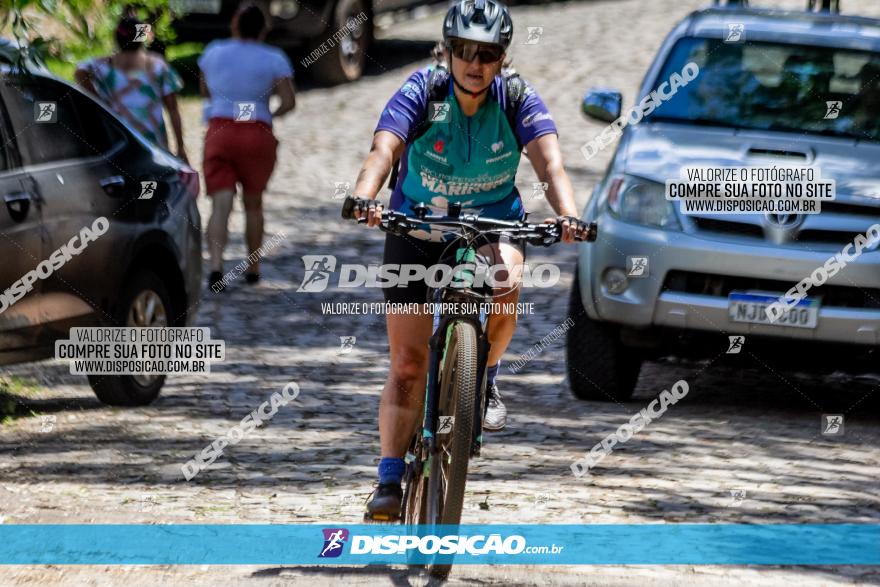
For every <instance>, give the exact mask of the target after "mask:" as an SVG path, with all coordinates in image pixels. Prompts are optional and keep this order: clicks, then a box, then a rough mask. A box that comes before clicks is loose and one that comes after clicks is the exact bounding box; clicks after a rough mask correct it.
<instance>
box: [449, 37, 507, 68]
mask: <svg viewBox="0 0 880 587" xmlns="http://www.w3.org/2000/svg"><path fill="white" fill-rule="evenodd" d="M450 48H451V50H452V55H453V56H454V57H455V58H456V59H461V60H462V61H466V62H468V63H471V62H473V60H474V59H477V58H479V59H480V63H482V64H488V63H495V62H497V61H499V60H500V59H501V57H503V56H504V49H502V48H501V47H499V46H497V45H481V44H479V43H471V42H467V41H453V42H452V43H450Z"/></svg>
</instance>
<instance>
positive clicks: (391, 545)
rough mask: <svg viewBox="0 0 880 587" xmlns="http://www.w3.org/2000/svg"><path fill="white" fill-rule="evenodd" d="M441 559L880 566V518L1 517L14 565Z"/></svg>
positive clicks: (2, 548)
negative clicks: (408, 520) (311, 521)
mask: <svg viewBox="0 0 880 587" xmlns="http://www.w3.org/2000/svg"><path fill="white" fill-rule="evenodd" d="M432 562H433V563H454V564H456V565H460V564H493V565H497V564H516V565H541V564H552V565H596V564H602V565H880V525H876V524H828V525H826V524H798V525H795V524H758V525H745V524H643V525H635V524H634V525H461V526H437V527H433V528H427V527H407V526H402V525H363V524H360V525H339V524H337V525H333V524H322V525H318V524H315V525H256V524H255V525H246V524H242V525H219V524H217V525H206V524H192V525H189V524H174V525H74V524H71V525H25V524H22V525H0V564H7V565H9V564H16V565H44V564H52V565H117V564H118V565H175V564H186V565H195V564H199V565H204V564H209V565H264V564H265V565H327V564H329V565H388V564H425V563H432Z"/></svg>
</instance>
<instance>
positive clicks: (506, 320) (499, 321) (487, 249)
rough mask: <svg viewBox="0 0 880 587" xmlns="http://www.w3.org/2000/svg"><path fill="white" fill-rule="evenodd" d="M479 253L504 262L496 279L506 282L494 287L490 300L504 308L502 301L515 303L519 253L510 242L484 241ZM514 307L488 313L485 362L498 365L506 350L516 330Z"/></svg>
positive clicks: (521, 260)
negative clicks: (502, 268) (487, 242)
mask: <svg viewBox="0 0 880 587" xmlns="http://www.w3.org/2000/svg"><path fill="white" fill-rule="evenodd" d="M480 253H482V254H484V255H486V257H487V258H489V259H491V262H492V263H503V264H504V265H505V266H506V270H503V271H498V272H496V273H495V276H494V278H495V281H496V282H506V283H505V285H503V286H500V287H496V288H495V297H494V298H493V299H492V302H493V303H495V304H501V307H502V308H504V307H505V306H504V305H505V304H514V307H515V304H516V302H517V301H518V300H519V291H520V287H519V285H520V278H521V276H522V264H523V256H522V253H521V252H520V251H519V249H517V248H516V247H514V246H513V245H511V244H509V243H494V244H492V245H484V246H483V247H480ZM516 318H517V316H516V311H513V312H500V313H493V314H492V315H491V316H489V327H488V329H487V332H488V336H489V343H490V344H491V347H490V349H489V360H488V363H487V364H488V366H490V367H491V366H493V365H497V364H498V361H500V360H501V357H502V356H503V355H504V351H506V350H507V347H508V345H509V344H510V341H511V340H513V333H514V331H515V330H516Z"/></svg>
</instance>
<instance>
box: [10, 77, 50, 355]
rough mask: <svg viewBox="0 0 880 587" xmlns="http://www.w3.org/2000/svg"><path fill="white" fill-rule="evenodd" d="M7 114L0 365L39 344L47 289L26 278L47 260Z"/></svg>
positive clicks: (30, 188)
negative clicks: (42, 308)
mask: <svg viewBox="0 0 880 587" xmlns="http://www.w3.org/2000/svg"><path fill="white" fill-rule="evenodd" d="M2 85H3V81H2V80H0V86H2ZM6 113H7V109H6V108H5V107H3V106H2V104H0V143H2V144H0V296H2V297H0V364H5V363H9V362H15V361H18V360H22V359H24V358H26V357H25V356H24V354H27V353H28V352H30V349H32V348H33V347H34V346H35V345H36V341H37V334H38V332H39V330H40V324H41V319H40V309H39V306H40V302H39V298H40V292H41V291H42V287H43V284H42V281H41V280H39V279H35V280H33V281H32V280H30V279H29V278H27V277H26V276H28V274H29V272H31V271H32V270H34V269H35V268H36V266H37V264H39V262H40V261H41V260H42V258H43V239H42V236H41V222H40V207H39V202H38V200H37V195H36V190H35V189H34V188H35V186H34V181H33V178H31V177H30V175H28V173H27V172H25V171H24V169H22V166H21V160H20V158H19V156H18V152H17V151H16V149H15V147H14V144H13V141H12V140H11V138H12V136H13V135H12V132H11V128H10V126H9V120H8V117H7V116H6Z"/></svg>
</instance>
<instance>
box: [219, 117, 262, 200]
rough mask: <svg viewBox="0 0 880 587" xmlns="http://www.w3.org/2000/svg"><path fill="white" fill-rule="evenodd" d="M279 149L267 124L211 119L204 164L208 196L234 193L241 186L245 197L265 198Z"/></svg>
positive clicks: (229, 119)
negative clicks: (219, 193) (231, 191)
mask: <svg viewBox="0 0 880 587" xmlns="http://www.w3.org/2000/svg"><path fill="white" fill-rule="evenodd" d="M277 148H278V141H277V140H276V139H275V136H274V135H273V134H272V127H271V126H269V125H268V124H266V123H265V122H260V121H256V122H236V121H234V120H232V119H231V118H212V119H211V120H210V121H209V122H208V132H207V133H206V134H205V159H204V161H203V162H202V169H203V170H204V173H205V189H206V190H207V192H208V194H209V195H210V194H216V193H217V192H219V191H222V190H235V184H236V183H240V184H241V187H242V191H243V192H244V195H245V196H246V197H254V196H260V195H262V194H263V191H264V190H265V189H266V185H267V184H268V183H269V177H271V176H272V170H273V169H275V150H276V149H277Z"/></svg>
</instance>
